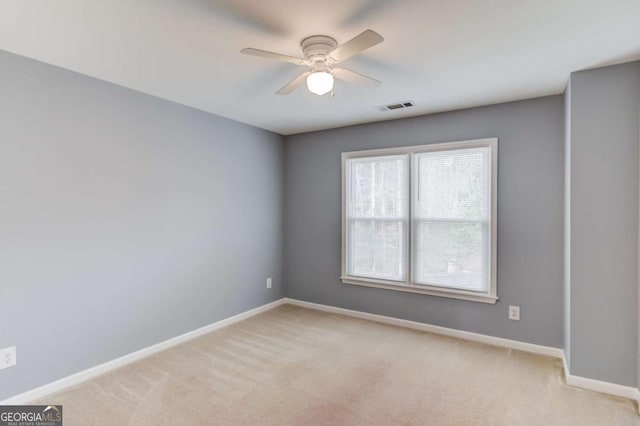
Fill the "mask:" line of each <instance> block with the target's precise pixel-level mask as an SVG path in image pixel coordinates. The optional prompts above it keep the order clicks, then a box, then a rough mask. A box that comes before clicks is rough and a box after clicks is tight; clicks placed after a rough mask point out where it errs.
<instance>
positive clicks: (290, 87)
mask: <svg viewBox="0 0 640 426" xmlns="http://www.w3.org/2000/svg"><path fill="white" fill-rule="evenodd" d="M309 74H311V71H307V72H303V73H302V74H300V75H299V76H297V77H296V78H294V79H293V80H291V81H290V82H288V83H287V84H285V85H284V86H283V87H282V89H280V90H278V91H277V92H276V95H288V94H289V93H291V92H293V91H294V90H296V89H297V88H298V87H300V86H301V85H302V84H303V83H304V82H305V80H306V79H307V76H308V75H309Z"/></svg>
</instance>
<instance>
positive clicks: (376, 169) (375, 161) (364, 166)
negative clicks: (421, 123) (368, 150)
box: [350, 155, 407, 218]
mask: <svg viewBox="0 0 640 426" xmlns="http://www.w3.org/2000/svg"><path fill="white" fill-rule="evenodd" d="M350 161H351V191H352V193H351V214H350V216H351V217H389V218H401V217H404V216H405V215H406V205H407V194H406V190H405V187H406V178H407V175H406V174H407V157H406V156H404V155H402V156H397V155H396V156H389V157H373V158H361V159H354V160H350Z"/></svg>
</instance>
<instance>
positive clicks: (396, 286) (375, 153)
mask: <svg viewBox="0 0 640 426" xmlns="http://www.w3.org/2000/svg"><path fill="white" fill-rule="evenodd" d="M486 147H488V148H490V150H491V155H490V159H491V167H490V173H491V176H490V186H491V187H490V194H489V197H490V201H489V203H488V204H489V206H490V212H489V238H490V240H491V241H490V249H489V256H490V260H489V268H490V280H489V288H488V289H487V290H486V291H473V290H464V289H457V288H453V287H442V286H432V285H427V284H418V283H415V282H414V280H413V275H414V270H413V269H414V268H413V264H412V261H413V223H414V217H413V216H414V202H415V201H414V198H415V195H416V194H415V191H414V188H413V182H414V178H415V177H414V154H420V153H424V152H433V151H451V150H456V149H469V148H486ZM390 155H407V157H408V164H407V166H408V168H409V169H408V176H409V178H408V180H409V182H408V195H409V200H408V203H409V208H408V212H409V220H408V229H407V238H408V253H407V262H406V268H407V271H406V274H405V276H406V281H390V280H382V279H375V278H366V277H359V276H350V275H349V274H348V271H347V220H348V215H347V207H348V206H347V199H348V198H347V197H348V196H349V188H348V187H347V183H348V181H349V177H348V176H347V168H348V167H347V160H350V159H356V158H365V157H385V156H390ZM497 243H498V138H486V139H473V140H466V141H456V142H445V143H434V144H428V145H416V146H405V147H399V148H385V149H370V150H364V151H351V152H343V153H342V272H341V276H340V279H341V280H342V282H343V283H344V284H354V285H361V286H367V287H376V288H383V289H387V290H396V291H406V292H411V293H421V294H428V295H432V296H440V297H448V298H453V299H462V300H470V301H474V302H483V303H496V302H497V301H498V295H497V266H498V263H497Z"/></svg>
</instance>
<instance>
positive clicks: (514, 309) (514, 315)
mask: <svg viewBox="0 0 640 426" xmlns="http://www.w3.org/2000/svg"><path fill="white" fill-rule="evenodd" d="M509 319H510V320H515V321H520V306H512V305H509Z"/></svg>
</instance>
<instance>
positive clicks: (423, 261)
mask: <svg viewBox="0 0 640 426" xmlns="http://www.w3.org/2000/svg"><path fill="white" fill-rule="evenodd" d="M414 235H415V237H414V238H415V241H414V249H415V256H414V262H415V265H414V271H415V277H414V281H415V282H416V283H420V284H429V285H438V286H445V287H456V288H462V289H466V290H477V291H484V290H486V289H487V287H488V275H489V274H488V265H489V264H488V256H487V253H489V251H488V249H489V246H488V226H487V225H483V224H481V223H460V222H458V223H455V222H446V221H445V222H429V221H418V222H416V223H415V233H414Z"/></svg>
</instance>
